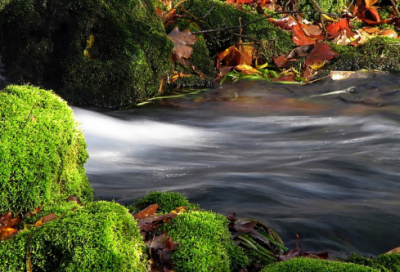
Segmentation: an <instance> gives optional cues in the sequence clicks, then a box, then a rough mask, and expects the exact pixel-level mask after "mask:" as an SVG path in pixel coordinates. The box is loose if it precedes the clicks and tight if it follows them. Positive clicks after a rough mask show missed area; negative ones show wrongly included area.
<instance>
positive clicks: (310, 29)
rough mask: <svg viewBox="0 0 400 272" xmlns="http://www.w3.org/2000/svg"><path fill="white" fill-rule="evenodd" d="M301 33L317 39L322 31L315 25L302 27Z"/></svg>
mask: <svg viewBox="0 0 400 272" xmlns="http://www.w3.org/2000/svg"><path fill="white" fill-rule="evenodd" d="M303 31H304V33H306V35H307V36H309V37H312V38H316V37H319V36H320V35H321V34H322V29H321V28H320V27H319V26H317V25H303Z"/></svg>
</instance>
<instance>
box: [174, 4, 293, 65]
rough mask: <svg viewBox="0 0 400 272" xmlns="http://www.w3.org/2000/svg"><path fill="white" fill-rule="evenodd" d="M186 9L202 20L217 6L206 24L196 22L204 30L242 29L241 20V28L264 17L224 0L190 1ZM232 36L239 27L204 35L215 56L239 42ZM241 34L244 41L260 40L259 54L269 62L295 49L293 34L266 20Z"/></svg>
mask: <svg viewBox="0 0 400 272" xmlns="http://www.w3.org/2000/svg"><path fill="white" fill-rule="evenodd" d="M176 2H178V1H176ZM183 6H184V7H185V8H186V9H187V10H188V11H189V12H190V13H191V14H193V15H194V16H195V17H197V18H202V17H203V16H204V15H205V14H206V13H207V12H208V11H209V10H210V9H211V8H212V7H214V9H213V10H212V11H211V12H210V13H209V15H208V16H207V17H206V18H205V19H204V23H202V22H200V21H199V22H196V23H197V25H198V26H199V27H200V28H201V30H209V29H223V28H227V27H234V26H239V18H241V22H242V25H244V24H245V23H247V22H250V21H253V20H256V19H260V18H263V15H260V14H254V13H248V12H243V11H240V10H238V9H237V8H235V7H234V6H230V5H228V4H226V3H224V2H222V1H209V0H188V1H186V2H185V3H184V4H183ZM232 33H234V34H239V28H237V29H231V30H226V31H220V32H213V33H204V38H205V41H206V44H207V48H208V49H209V50H210V51H211V54H212V55H214V54H216V53H219V51H218V50H219V48H222V49H225V48H227V47H229V46H230V45H233V44H234V43H235V42H236V41H237V38H236V37H237V36H232ZM242 34H243V35H244V37H243V41H245V42H246V41H248V42H254V40H256V41H260V42H261V43H262V47H261V48H260V50H259V51H260V52H261V53H262V54H264V55H265V57H266V58H267V59H270V58H271V57H272V56H279V55H281V54H283V53H286V52H288V51H289V50H291V49H293V48H294V47H295V45H294V43H293V41H292V38H291V33H290V32H288V31H282V30H281V29H279V28H277V27H274V26H273V25H271V24H270V22H269V21H268V20H267V19H266V20H261V21H258V22H256V23H252V24H250V25H249V26H248V27H246V28H244V29H243V33H242ZM230 36H232V37H234V38H232V39H230V40H228V41H226V42H220V40H223V39H226V38H229V37H230ZM246 37H247V38H246Z"/></svg>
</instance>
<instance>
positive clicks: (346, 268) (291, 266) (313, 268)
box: [262, 258, 379, 272]
mask: <svg viewBox="0 0 400 272" xmlns="http://www.w3.org/2000/svg"><path fill="white" fill-rule="evenodd" d="M283 271H285V272H319V271H324V272H378V271H379V270H376V269H373V268H370V267H365V266H362V265H356V264H350V263H344V262H335V261H325V260H318V259H311V258H294V259H291V260H289V261H285V262H280V263H275V264H271V265H269V266H267V267H265V268H264V269H263V270H262V272H283Z"/></svg>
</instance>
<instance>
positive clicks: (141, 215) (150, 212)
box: [133, 204, 158, 219]
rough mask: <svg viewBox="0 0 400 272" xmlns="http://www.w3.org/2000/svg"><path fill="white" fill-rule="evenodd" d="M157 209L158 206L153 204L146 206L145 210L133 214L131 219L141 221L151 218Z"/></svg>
mask: <svg viewBox="0 0 400 272" xmlns="http://www.w3.org/2000/svg"><path fill="white" fill-rule="evenodd" d="M157 209H158V204H153V205H150V206H148V207H147V208H146V209H144V210H142V211H141V212H138V213H137V214H135V215H134V216H133V217H134V218H135V219H142V218H145V217H148V216H152V215H154V214H155V213H156V211H157Z"/></svg>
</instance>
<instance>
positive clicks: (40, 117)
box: [0, 85, 93, 214]
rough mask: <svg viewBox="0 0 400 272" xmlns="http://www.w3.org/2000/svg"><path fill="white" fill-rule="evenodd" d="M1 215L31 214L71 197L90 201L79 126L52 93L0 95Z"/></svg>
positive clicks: (11, 89) (20, 89) (9, 91)
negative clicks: (10, 212)
mask: <svg viewBox="0 0 400 272" xmlns="http://www.w3.org/2000/svg"><path fill="white" fill-rule="evenodd" d="M0 143H1V144H0V158H1V160H0V214H3V213H6V212H8V211H13V212H14V213H19V212H22V211H25V210H33V209H35V208H36V207H39V206H41V205H47V204H49V203H51V202H54V203H57V202H59V201H60V200H63V199H65V198H67V197H68V196H70V195H74V196H77V197H78V198H79V199H80V200H81V201H82V202H83V203H86V202H88V201H92V197H93V196H92V195H93V189H92V188H91V186H90V184H89V182H88V180H87V177H86V175H85V169H84V167H83V165H84V163H85V162H86V160H87V158H88V154H87V152H86V144H85V141H84V138H83V134H82V131H81V130H80V128H79V123H78V122H77V121H76V120H75V118H74V116H73V112H72V110H71V108H69V107H68V105H67V103H66V102H65V101H63V100H62V99H61V98H59V97H58V96H56V95H54V94H53V93H52V92H50V91H45V90H42V89H39V88H35V87H31V86H13V85H11V86H8V87H7V88H5V89H3V90H1V91H0Z"/></svg>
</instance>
